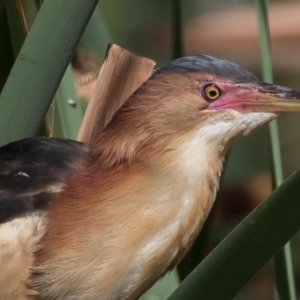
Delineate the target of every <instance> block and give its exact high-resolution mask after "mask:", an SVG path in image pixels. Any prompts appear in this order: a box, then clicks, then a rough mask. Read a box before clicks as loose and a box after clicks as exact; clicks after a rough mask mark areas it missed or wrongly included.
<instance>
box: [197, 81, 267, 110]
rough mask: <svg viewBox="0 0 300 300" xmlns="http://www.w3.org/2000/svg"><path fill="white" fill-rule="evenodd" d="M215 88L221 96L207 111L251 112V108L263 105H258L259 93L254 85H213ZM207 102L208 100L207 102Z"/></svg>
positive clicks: (221, 83) (226, 83) (223, 83)
mask: <svg viewBox="0 0 300 300" xmlns="http://www.w3.org/2000/svg"><path fill="white" fill-rule="evenodd" d="M207 84H210V83H209V82H207V83H205V84H202V85H201V87H200V89H202V88H204V87H205V86H206V85H207ZM211 84H214V85H215V86H217V87H218V88H219V89H220V91H221V95H220V97H219V98H217V99H216V100H214V101H213V102H211V103H210V104H209V105H208V107H207V108H208V109H224V108H231V109H234V110H237V111H239V112H247V111H253V107H259V106H260V105H263V103H260V100H261V99H260V93H259V91H258V86H257V85H256V84H255V83H240V84H238V83H228V82H218V83H213V82H211ZM207 101H208V102H209V100H207Z"/></svg>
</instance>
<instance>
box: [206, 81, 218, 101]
mask: <svg viewBox="0 0 300 300" xmlns="http://www.w3.org/2000/svg"><path fill="white" fill-rule="evenodd" d="M202 95H203V97H204V98H205V99H206V100H208V101H213V100H216V99H217V98H219V97H220V96H221V91H220V90H219V88H218V87H216V86H215V85H213V84H209V85H206V86H204V87H203V90H202Z"/></svg>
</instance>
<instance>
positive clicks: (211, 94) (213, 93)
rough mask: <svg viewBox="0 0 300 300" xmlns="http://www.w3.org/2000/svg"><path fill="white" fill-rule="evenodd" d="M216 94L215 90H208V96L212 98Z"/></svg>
mask: <svg viewBox="0 0 300 300" xmlns="http://www.w3.org/2000/svg"><path fill="white" fill-rule="evenodd" d="M217 95H218V93H217V91H215V90H212V91H209V96H210V97H212V98H214V97H216V96H217Z"/></svg>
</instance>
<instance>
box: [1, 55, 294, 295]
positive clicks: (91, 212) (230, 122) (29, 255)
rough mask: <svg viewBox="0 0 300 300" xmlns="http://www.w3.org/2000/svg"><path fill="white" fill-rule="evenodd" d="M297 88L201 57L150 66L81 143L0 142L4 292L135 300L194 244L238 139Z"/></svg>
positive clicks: (286, 106)
mask: <svg viewBox="0 0 300 300" xmlns="http://www.w3.org/2000/svg"><path fill="white" fill-rule="evenodd" d="M299 100H300V92H298V91H296V90H293V89H290V88H285V87H279V86H276V85H271V84H267V83H263V82H259V81H257V80H256V78H255V77H254V75H253V74H252V73H250V72H248V71H246V70H245V69H243V68H241V67H240V66H238V65H237V64H234V63H231V62H229V61H226V60H223V59H217V58H214V57H211V56H206V55H199V56H188V57H183V58H179V59H176V60H174V61H172V62H170V63H168V64H167V65H166V66H165V67H163V68H161V69H159V70H157V71H156V72H155V73H154V74H153V75H152V76H151V78H150V79H149V80H147V81H146V82H145V83H144V84H143V85H142V86H141V87H140V88H139V89H138V90H137V91H136V92H135V93H134V94H133V95H132V96H130V97H129V99H127V101H126V102H125V104H124V105H123V106H122V107H121V108H120V109H119V110H118V111H117V113H116V114H115V115H114V117H113V119H112V120H111V122H110V123H109V124H108V125H107V126H106V128H105V129H104V130H103V131H102V132H101V133H100V134H99V136H98V137H97V140H96V141H95V142H93V143H92V144H91V145H89V146H87V145H84V144H81V143H78V142H72V141H67V140H62V139H47V138H41V139H26V140H23V141H19V142H14V143H12V144H9V145H6V146H4V147H3V148H1V149H0V164H1V169H0V221H1V225H0V264H1V265H0V269H1V272H0V299H5V300H7V299H57V300H58V299H102V300H108V299H137V298H138V297H139V296H140V295H141V294H142V293H143V292H144V291H145V290H147V289H148V288H149V287H151V286H152V285H153V284H154V283H155V282H156V281H157V280H158V279H159V278H161V277H162V276H163V275H164V274H165V273H166V272H168V271H169V270H171V269H172V268H174V266H176V264H177V263H178V262H179V261H180V260H181V259H182V257H183V256H184V255H185V253H186V252H187V251H188V249H189V248H190V246H191V244H192V243H193V241H194V239H195V238H196V236H197V235H198V233H199V231H200V230H201V227H202V225H203V222H204V221H205V219H206V217H207V215H208V212H209V211H210V209H211V206H212V204H213V202H214V198H215V194H216V191H217V189H218V182H219V176H220V173H221V170H222V165H223V160H224V156H225V153H226V151H227V149H228V147H229V146H230V143H231V141H232V140H233V138H235V137H236V136H238V135H241V134H244V135H245V134H247V133H249V132H250V131H251V130H252V129H254V128H256V127H258V126H260V125H262V124H264V123H266V122H268V121H270V120H272V119H274V118H275V117H277V115H278V114H279V113H281V112H285V111H299V110H300V101H299Z"/></svg>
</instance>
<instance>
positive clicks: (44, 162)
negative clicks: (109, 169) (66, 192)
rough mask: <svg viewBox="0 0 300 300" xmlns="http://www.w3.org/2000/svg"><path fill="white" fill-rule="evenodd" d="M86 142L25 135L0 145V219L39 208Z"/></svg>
mask: <svg viewBox="0 0 300 300" xmlns="http://www.w3.org/2000/svg"><path fill="white" fill-rule="evenodd" d="M87 151H88V146H87V145H86V144H83V143H80V142H76V141H72V140H67V139H58V138H27V139H24V140H20V141H17V142H13V143H10V144H7V145H5V146H3V147H1V148H0V223H3V222H5V221H8V220H10V219H12V218H14V217H17V216H20V215H23V214H24V213H27V212H31V211H34V210H37V209H43V208H45V207H46V205H47V203H48V202H49V201H50V200H51V199H52V198H53V197H54V195H55V194H56V193H58V192H59V191H60V190H61V188H62V186H63V183H64V181H65V178H66V176H67V175H68V174H70V173H71V172H73V171H75V169H76V168H77V166H78V164H79V161H80V160H81V159H82V158H83V157H84V156H85V155H86V153H87Z"/></svg>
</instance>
